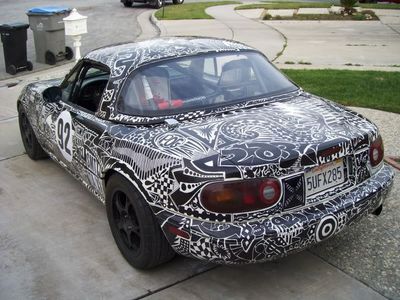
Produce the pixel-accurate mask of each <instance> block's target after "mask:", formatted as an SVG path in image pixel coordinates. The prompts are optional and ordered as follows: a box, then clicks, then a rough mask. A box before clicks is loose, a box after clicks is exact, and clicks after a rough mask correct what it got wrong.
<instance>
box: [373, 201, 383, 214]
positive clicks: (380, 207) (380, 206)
mask: <svg viewBox="0 0 400 300" xmlns="http://www.w3.org/2000/svg"><path fill="white" fill-rule="evenodd" d="M382 209H383V207H382V204H381V205H379V206H378V208H377V209H375V210H374V211H373V212H372V214H374V215H375V216H379V215H380V214H381V212H382Z"/></svg>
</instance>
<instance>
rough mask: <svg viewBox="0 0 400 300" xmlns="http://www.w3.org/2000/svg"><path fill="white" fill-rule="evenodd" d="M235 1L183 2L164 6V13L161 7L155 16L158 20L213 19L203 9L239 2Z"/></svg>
mask: <svg viewBox="0 0 400 300" xmlns="http://www.w3.org/2000/svg"><path fill="white" fill-rule="evenodd" d="M240 3H241V2H237V1H218V2H199V3H184V4H182V5H168V6H165V10H164V15H163V9H162V8H161V9H159V10H158V11H156V14H155V16H156V18H157V19H159V20H185V19H213V17H211V16H210V15H208V14H206V12H205V9H206V8H208V7H211V6H216V5H226V4H240Z"/></svg>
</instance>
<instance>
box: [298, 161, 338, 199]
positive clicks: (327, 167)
mask: <svg viewBox="0 0 400 300" xmlns="http://www.w3.org/2000/svg"><path fill="white" fill-rule="evenodd" d="M344 181H345V177H344V166H343V159H338V160H335V161H333V162H330V163H327V164H323V165H322V166H318V167H315V168H313V169H311V170H310V171H308V172H306V174H305V182H306V197H308V196H311V195H314V194H317V193H319V192H322V191H324V190H326V189H329V188H332V187H334V186H337V185H339V184H341V183H343V182H344Z"/></svg>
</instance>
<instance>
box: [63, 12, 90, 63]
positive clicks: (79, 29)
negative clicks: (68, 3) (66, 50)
mask: <svg viewBox="0 0 400 300" xmlns="http://www.w3.org/2000/svg"><path fill="white" fill-rule="evenodd" d="M63 21H64V24H65V35H67V36H70V37H71V38H72V39H73V40H74V47H75V60H76V61H78V60H79V59H80V58H81V51H80V47H81V36H82V34H85V33H87V17H86V16H82V15H81V14H80V13H78V11H77V10H76V8H74V9H73V10H72V12H71V13H70V15H69V16H68V17H66V18H64V19H63Z"/></svg>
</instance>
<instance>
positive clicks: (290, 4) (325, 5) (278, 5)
mask: <svg viewBox="0 0 400 300" xmlns="http://www.w3.org/2000/svg"><path fill="white" fill-rule="evenodd" d="M331 6H332V3H327V2H279V3H265V4H264V3H263V4H246V5H241V6H238V7H236V8H235V9H252V8H264V9H298V8H328V7H331Z"/></svg>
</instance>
